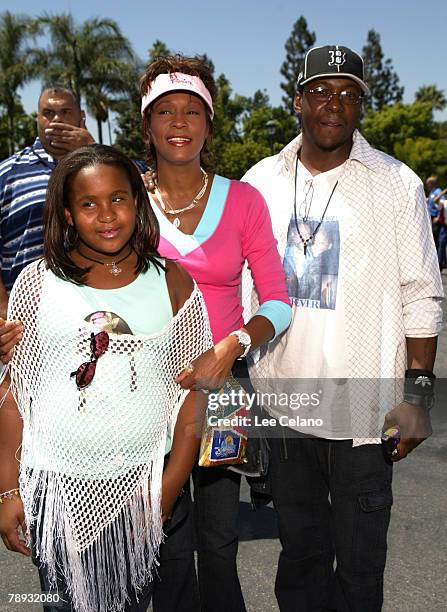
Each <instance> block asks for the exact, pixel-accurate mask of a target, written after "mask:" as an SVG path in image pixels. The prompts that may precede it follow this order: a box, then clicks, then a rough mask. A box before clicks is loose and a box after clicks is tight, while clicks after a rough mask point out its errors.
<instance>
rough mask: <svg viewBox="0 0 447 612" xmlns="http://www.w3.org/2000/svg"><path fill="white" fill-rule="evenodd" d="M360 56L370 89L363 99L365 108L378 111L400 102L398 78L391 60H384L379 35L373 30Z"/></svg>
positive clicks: (400, 89)
mask: <svg viewBox="0 0 447 612" xmlns="http://www.w3.org/2000/svg"><path fill="white" fill-rule="evenodd" d="M362 55H363V60H364V62H365V80H366V82H367V84H368V86H369V89H370V95H369V96H367V97H366V99H365V108H367V109H372V110H380V109H381V108H383V107H384V106H386V105H387V104H394V103H395V102H400V101H401V100H402V97H403V95H404V88H403V87H401V86H400V85H399V77H398V76H397V74H396V72H394V69H393V64H392V61H391V59H389V58H388V59H384V55H383V51H382V45H381V44H380V34H378V33H377V32H376V31H375V30H370V31H369V32H368V38H367V43H366V45H365V46H364V47H363V50H362Z"/></svg>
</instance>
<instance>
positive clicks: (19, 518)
mask: <svg viewBox="0 0 447 612" xmlns="http://www.w3.org/2000/svg"><path fill="white" fill-rule="evenodd" d="M20 529H21V530H22V533H25V532H26V527H25V513H24V511H23V503H22V500H21V499H20V498H19V497H17V498H14V499H5V500H3V503H2V504H0V536H1V538H2V540H3V543H4V545H5V546H6V548H7V549H8V550H11V551H14V552H18V553H21V554H22V555H25V556H27V557H30V556H31V550H30V549H29V548H28V546H26V545H25V543H24V541H23V540H22V539H20V537H19V532H20Z"/></svg>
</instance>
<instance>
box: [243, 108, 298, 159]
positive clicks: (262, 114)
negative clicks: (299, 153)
mask: <svg viewBox="0 0 447 612" xmlns="http://www.w3.org/2000/svg"><path fill="white" fill-rule="evenodd" d="M268 121H274V123H275V126H276V130H275V135H274V138H273V145H274V151H275V152H277V151H279V150H280V149H282V148H283V147H285V145H286V144H287V143H288V142H290V141H291V140H292V139H293V138H295V136H296V135H297V132H298V129H297V121H296V118H295V117H291V116H290V115H289V113H288V112H287V111H286V110H285V109H284V108H283V107H281V106H278V107H274V108H272V107H270V106H262V107H258V108H255V109H254V110H253V111H252V112H251V113H250V114H249V115H248V117H247V118H246V119H245V121H244V141H252V142H257V143H259V144H262V145H264V146H265V147H267V150H268V151H270V142H269V137H268V134H267V122H268Z"/></svg>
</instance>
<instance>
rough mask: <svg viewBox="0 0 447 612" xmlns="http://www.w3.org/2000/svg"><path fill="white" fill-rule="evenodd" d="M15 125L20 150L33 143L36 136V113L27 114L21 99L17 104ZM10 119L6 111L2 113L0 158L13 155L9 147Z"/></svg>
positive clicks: (16, 144) (0, 116) (16, 142)
mask: <svg viewBox="0 0 447 612" xmlns="http://www.w3.org/2000/svg"><path fill="white" fill-rule="evenodd" d="M14 125H15V150H16V151H19V150H20V149H23V148H24V147H28V146H30V145H32V144H33V142H34V139H35V138H36V113H32V114H31V115H27V114H26V113H25V110H24V108H23V106H22V104H21V102H20V101H17V102H16V104H15V111H14ZM9 136H10V121H9V117H8V114H7V113H6V111H5V112H4V113H0V160H2V159H5V158H6V157H9V156H10V155H11V152H10V149H9V142H10V138H9Z"/></svg>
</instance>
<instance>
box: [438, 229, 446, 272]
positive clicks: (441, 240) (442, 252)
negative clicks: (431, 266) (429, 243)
mask: <svg viewBox="0 0 447 612" xmlns="http://www.w3.org/2000/svg"><path fill="white" fill-rule="evenodd" d="M446 247H447V226H446V225H442V226H441V227H440V229H439V234H438V262H439V267H440V269H441V270H442V269H443V268H445V267H446V265H447V262H446Z"/></svg>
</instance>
